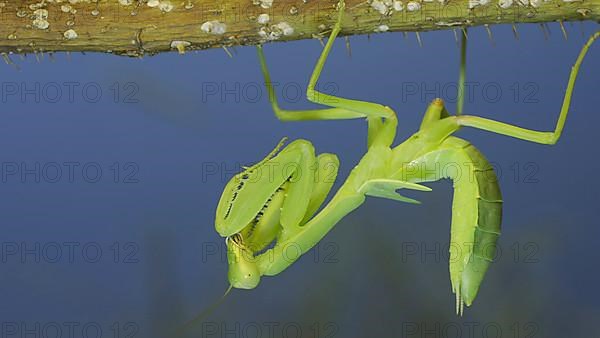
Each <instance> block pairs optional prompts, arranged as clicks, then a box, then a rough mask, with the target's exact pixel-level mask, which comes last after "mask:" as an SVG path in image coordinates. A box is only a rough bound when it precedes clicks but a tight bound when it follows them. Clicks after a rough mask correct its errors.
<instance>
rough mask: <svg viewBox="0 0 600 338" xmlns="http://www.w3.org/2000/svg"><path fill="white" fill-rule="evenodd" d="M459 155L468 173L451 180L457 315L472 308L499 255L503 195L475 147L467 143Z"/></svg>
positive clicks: (452, 237)
mask: <svg viewBox="0 0 600 338" xmlns="http://www.w3.org/2000/svg"><path fill="white" fill-rule="evenodd" d="M465 143H466V142H465ZM457 153H460V155H459V156H457V157H459V158H463V159H465V158H466V159H468V163H465V165H466V167H467V168H468V174H469V175H468V176H465V175H461V176H460V177H456V176H455V177H450V178H452V179H453V182H454V200H453V203H452V227H451V228H452V230H451V245H450V276H451V280H452V289H453V292H454V293H455V294H456V300H457V312H461V313H462V308H463V305H464V304H466V305H467V306H470V305H471V304H472V302H473V300H474V299H475V296H476V295H477V292H478V291H479V286H480V285H481V282H482V280H483V277H484V275H485V273H486V271H487V269H488V267H489V265H490V263H491V262H492V261H493V259H494V256H495V254H496V242H497V240H498V237H499V235H500V223H501V221H502V196H501V193H500V187H499V186H498V179H497V177H496V174H495V173H494V169H493V167H492V166H491V165H490V163H489V162H488V161H487V159H486V158H485V157H484V156H483V155H482V154H481V153H480V152H479V151H478V150H477V149H476V148H475V147H474V146H473V145H471V144H469V143H466V144H464V145H463V146H462V147H461V149H460V150H458V151H457ZM457 155H458V154H457ZM463 167H464V166H463Z"/></svg>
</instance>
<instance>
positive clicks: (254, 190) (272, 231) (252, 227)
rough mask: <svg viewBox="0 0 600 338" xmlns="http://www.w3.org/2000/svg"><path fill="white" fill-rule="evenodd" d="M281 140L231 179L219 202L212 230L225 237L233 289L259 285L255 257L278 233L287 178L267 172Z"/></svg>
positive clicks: (258, 272)
mask: <svg viewBox="0 0 600 338" xmlns="http://www.w3.org/2000/svg"><path fill="white" fill-rule="evenodd" d="M284 141H285V139H284V140H282V141H281V142H280V143H279V144H278V145H277V147H276V148H275V149H274V150H273V151H272V152H271V153H270V154H269V155H267V157H266V158H265V159H263V160H262V161H260V162H258V163H257V164H255V165H253V166H251V167H249V168H245V170H244V171H242V172H241V173H240V174H238V175H236V176H235V177H233V178H232V179H231V180H230V181H229V182H228V183H227V185H226V186H225V189H224V190H223V194H222V195H221V199H220V200H219V204H218V206H217V212H216V217H215V228H216V230H217V232H218V233H219V234H220V235H221V236H223V237H225V238H226V245H227V259H228V261H229V273H228V278H229V282H230V284H231V285H232V286H233V287H235V288H241V289H253V288H255V287H256V286H257V285H258V283H259V281H260V276H261V273H260V270H259V268H258V263H257V262H258V259H257V258H256V257H255V256H256V254H257V253H260V252H261V251H263V250H265V249H266V248H267V246H268V245H269V244H271V243H272V242H273V241H274V240H275V239H276V238H277V236H278V235H279V234H280V232H281V226H280V209H281V207H282V205H283V198H284V190H285V187H286V186H287V184H288V178H289V177H286V176H284V175H279V176H280V177H278V176H277V175H274V174H273V173H272V170H268V169H269V167H270V164H273V163H272V162H269V160H271V158H272V157H273V156H274V155H275V153H276V152H277V151H278V150H279V148H280V147H281V146H282V144H283V142H284Z"/></svg>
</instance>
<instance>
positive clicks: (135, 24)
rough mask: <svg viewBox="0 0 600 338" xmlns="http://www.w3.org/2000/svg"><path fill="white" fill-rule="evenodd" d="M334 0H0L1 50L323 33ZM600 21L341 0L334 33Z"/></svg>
mask: <svg viewBox="0 0 600 338" xmlns="http://www.w3.org/2000/svg"><path fill="white" fill-rule="evenodd" d="M336 3H337V0H321V1H318V0H225V1H219V0H0V15H1V20H2V21H1V24H0V37H2V38H1V39H0V53H2V54H3V56H6V55H7V54H11V53H38V52H42V53H43V52H55V51H82V52H85V51H94V52H108V53H115V54H119V55H128V56H141V55H145V54H155V53H159V52H166V51H174V50H177V51H179V52H181V53H182V52H184V51H185V50H198V49H207V48H214V47H228V46H237V45H253V44H259V43H265V42H270V41H290V40H299V39H311V38H322V37H325V36H326V35H327V34H328V32H329V31H330V28H331V25H332V24H333V22H334V21H335V11H336ZM581 20H593V21H600V0H395V1H394V0H347V1H346V14H345V18H344V24H343V31H342V35H355V34H370V33H374V32H387V31H390V32H391V31H403V32H424V31H429V30H441V29H457V28H458V29H460V28H465V27H470V26H479V25H485V27H486V28H489V26H490V25H494V24H517V23H533V22H536V23H547V22H559V23H560V24H561V27H562V23H563V22H564V21H581Z"/></svg>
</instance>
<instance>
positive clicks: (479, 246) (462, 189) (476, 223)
mask: <svg viewBox="0 0 600 338" xmlns="http://www.w3.org/2000/svg"><path fill="white" fill-rule="evenodd" d="M400 175H402V177H400V179H402V180H407V181H411V182H417V183H419V182H430V181H437V180H439V179H441V178H449V179H451V180H452V181H453V185H454V198H453V202H452V226H451V232H450V280H451V282H452V291H453V292H454V293H455V294H456V306H457V312H462V308H463V306H464V304H466V305H467V306H470V305H471V303H472V302H473V300H474V299H475V296H476V295H477V292H478V290H479V286H480V285H481V282H482V280H483V277H484V275H485V272H486V271H487V269H488V267H489V265H490V263H491V262H492V260H493V258H494V255H495V253H496V242H497V240H498V237H499V235H500V224H501V221H502V196H501V193H500V187H499V186H498V180H497V178H496V174H495V173H494V169H493V167H492V166H491V164H490V163H489V162H488V160H487V159H486V158H485V157H484V156H483V155H482V154H481V153H480V152H479V151H478V150H477V149H476V148H475V147H474V146H473V145H472V144H471V143H469V142H467V141H464V140H462V139H459V138H455V137H449V138H448V139H446V140H445V141H444V142H443V143H442V145H441V146H440V147H439V148H437V149H436V150H434V151H431V152H428V153H426V154H424V155H422V156H419V157H418V158H417V159H416V160H414V161H411V162H410V163H409V165H408V166H407V167H406V168H405V169H404V170H402V171H401V172H400Z"/></svg>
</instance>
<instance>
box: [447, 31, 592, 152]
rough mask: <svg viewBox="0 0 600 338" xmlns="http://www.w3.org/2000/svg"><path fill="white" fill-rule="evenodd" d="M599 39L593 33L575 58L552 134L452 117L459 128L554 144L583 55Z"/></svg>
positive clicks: (562, 124) (478, 118) (488, 120)
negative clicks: (463, 127)
mask: <svg viewBox="0 0 600 338" xmlns="http://www.w3.org/2000/svg"><path fill="white" fill-rule="evenodd" d="M598 37H600V32H596V33H594V34H593V35H592V36H591V37H590V38H589V40H588V41H587V42H586V44H585V45H584V46H583V48H582V49H581V52H580V53H579V56H578V57H577V61H575V64H574V65H573V68H571V75H570V76H569V82H568V84H567V90H566V91H565V97H564V100H563V104H562V108H561V110H560V115H559V117H558V121H557V122H556V127H555V129H554V131H552V132H544V131H536V130H531V129H525V128H521V127H517V126H514V125H510V124H507V123H502V122H498V121H494V120H490V119H486V118H482V117H478V116H467V115H465V116H456V117H453V118H454V119H456V123H457V124H458V125H459V126H466V127H473V128H478V129H483V130H487V131H490V132H493V133H497V134H502V135H506V136H511V137H515V138H518V139H522V140H526V141H530V142H536V143H542V144H555V143H556V141H558V139H559V138H560V135H561V133H562V130H563V127H564V125H565V121H566V119H567V115H568V113H569V107H570V105H571V96H572V94H573V88H574V87H575V80H576V79H577V75H578V73H579V67H580V66H581V63H582V62H583V59H584V57H585V55H586V54H587V51H588V49H589V48H590V46H591V45H592V44H593V42H594V41H595V40H596V39H597V38H598Z"/></svg>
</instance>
